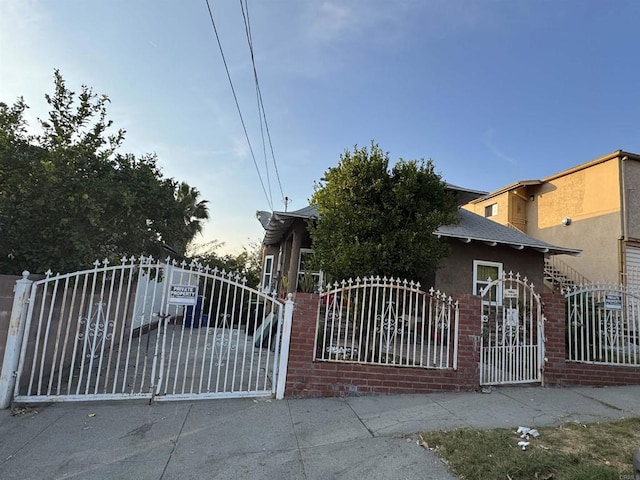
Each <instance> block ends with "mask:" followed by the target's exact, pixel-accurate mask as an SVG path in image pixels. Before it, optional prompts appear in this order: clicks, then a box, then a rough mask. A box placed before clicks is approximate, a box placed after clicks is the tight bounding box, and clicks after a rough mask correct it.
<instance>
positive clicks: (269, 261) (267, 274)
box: [261, 255, 274, 293]
mask: <svg viewBox="0 0 640 480" xmlns="http://www.w3.org/2000/svg"><path fill="white" fill-rule="evenodd" d="M273 258H274V257H273V255H266V256H265V257H264V270H263V271H262V284H261V285H262V291H263V292H265V293H271V288H272V287H273V286H272V285H271V281H272V280H273Z"/></svg>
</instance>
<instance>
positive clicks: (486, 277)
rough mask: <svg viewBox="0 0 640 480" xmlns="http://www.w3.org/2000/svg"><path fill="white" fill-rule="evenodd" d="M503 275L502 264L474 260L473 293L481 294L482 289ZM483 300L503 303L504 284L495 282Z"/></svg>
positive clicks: (498, 303)
mask: <svg viewBox="0 0 640 480" xmlns="http://www.w3.org/2000/svg"><path fill="white" fill-rule="evenodd" d="M500 277H502V264H501V263H498V262H487V261H484V260H474V261H473V294H474V295H481V293H482V290H483V289H484V288H486V287H487V286H488V285H489V284H490V283H491V282H493V281H494V280H497V279H499V278H500ZM482 300H483V302H488V303H491V304H494V305H500V304H502V286H501V284H500V283H497V284H495V285H494V286H493V287H492V288H491V289H490V291H488V292H487V293H486V294H485V295H484V297H483V298H482Z"/></svg>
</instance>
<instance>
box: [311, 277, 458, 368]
mask: <svg viewBox="0 0 640 480" xmlns="http://www.w3.org/2000/svg"><path fill="white" fill-rule="evenodd" d="M314 351H315V358H316V360H325V361H330V362H348V363H362V364H373V365H390V366H395V367H420V368H439V369H447V368H453V369H456V368H457V356H458V304H457V302H454V301H453V299H452V298H451V297H447V296H446V295H445V294H444V293H441V292H436V291H434V290H433V289H431V290H430V291H429V292H424V291H422V290H420V284H418V283H414V282H408V281H407V280H400V279H394V278H389V279H387V278H386V277H384V278H380V277H379V276H377V277H373V276H372V277H369V278H364V279H360V278H357V279H356V280H355V281H354V280H351V279H350V280H348V281H342V282H340V283H334V284H333V285H329V286H327V288H326V290H325V291H323V292H322V293H321V302H320V304H319V307H318V319H317V327H316V345H315V348H314Z"/></svg>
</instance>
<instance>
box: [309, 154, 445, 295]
mask: <svg viewBox="0 0 640 480" xmlns="http://www.w3.org/2000/svg"><path fill="white" fill-rule="evenodd" d="M311 204H312V205H315V206H316V207H317V209H318V213H319V217H320V218H319V220H318V221H316V222H310V223H309V230H310V233H311V238H312V241H313V246H314V262H315V263H316V264H317V266H319V267H320V268H322V269H323V270H324V271H325V272H327V273H328V274H329V275H331V276H332V277H334V278H349V277H353V278H355V277H356V276H365V275H372V274H376V275H387V276H393V277H398V276H399V277H402V278H408V279H410V280H411V279H412V280H418V281H420V282H422V283H423V284H425V283H428V282H430V281H431V279H432V276H433V274H434V273H435V269H436V268H437V266H438V264H439V262H440V260H442V259H443V258H444V257H445V256H446V255H447V253H448V250H447V248H446V245H445V244H444V243H443V242H441V241H440V240H439V239H437V238H436V237H435V236H434V235H433V232H434V231H435V230H436V229H437V228H438V227H440V226H442V225H445V224H452V223H455V222H456V205H455V201H454V199H453V197H452V196H451V195H450V194H449V193H448V192H447V191H446V184H445V183H444V182H443V180H442V179H441V177H440V175H438V174H437V173H435V171H434V165H433V162H432V161H431V160H429V161H426V162H425V161H423V160H420V161H417V160H410V161H405V160H402V159H400V160H399V161H398V162H397V163H396V164H395V165H394V166H393V167H392V168H391V169H389V155H388V154H387V153H384V152H383V151H382V150H381V149H380V148H379V147H378V146H377V145H376V144H374V143H372V144H371V147H370V149H367V148H366V147H364V148H358V147H357V146H356V147H354V151H353V152H349V151H346V152H345V153H344V154H343V155H342V156H341V157H340V161H339V163H338V166H337V167H332V168H329V169H328V170H327V171H326V173H325V176H324V178H323V179H322V181H321V182H320V183H316V185H315V190H314V194H313V196H312V197H311Z"/></svg>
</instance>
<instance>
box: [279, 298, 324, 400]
mask: <svg viewBox="0 0 640 480" xmlns="http://www.w3.org/2000/svg"><path fill="white" fill-rule="evenodd" d="M293 301H294V303H295V305H294V308H293V320H292V323H291V343H290V346H289V368H288V373H287V384H286V387H285V397H286V396H293V395H300V394H301V393H302V390H304V388H305V384H306V382H307V381H308V377H309V375H310V373H311V370H312V367H313V356H314V353H313V345H314V339H315V332H316V318H317V312H318V302H319V301H320V296H319V295H316V294H313V293H300V292H298V293H296V294H295V296H294V298H293Z"/></svg>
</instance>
